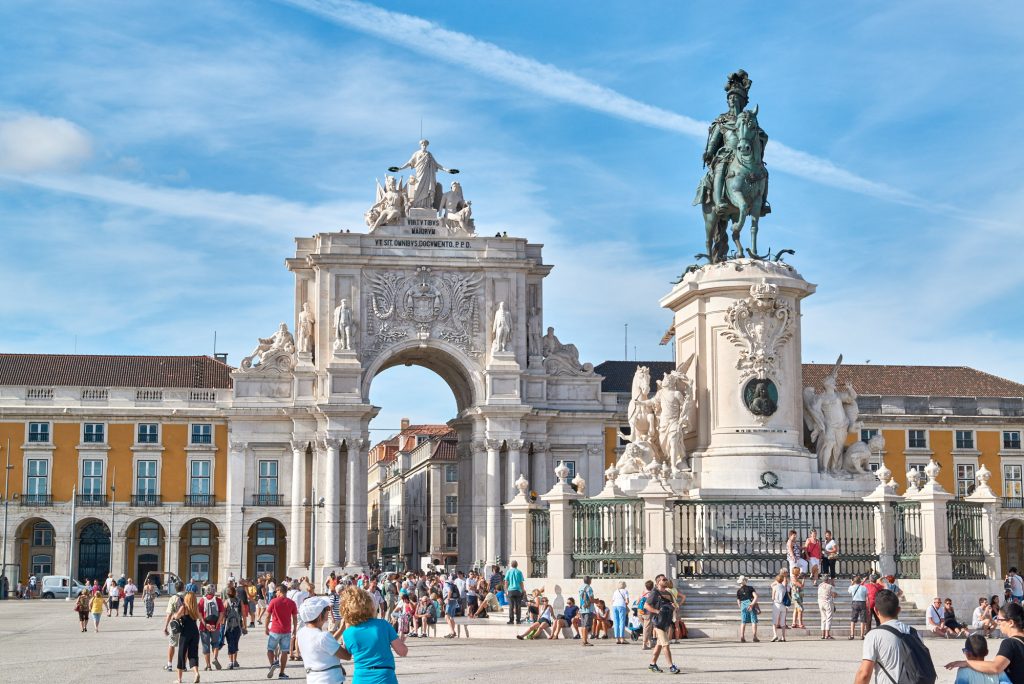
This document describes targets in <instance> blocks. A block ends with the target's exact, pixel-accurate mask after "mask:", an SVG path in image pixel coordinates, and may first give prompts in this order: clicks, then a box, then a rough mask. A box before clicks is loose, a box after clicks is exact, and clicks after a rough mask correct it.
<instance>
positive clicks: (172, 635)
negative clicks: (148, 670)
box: [164, 581, 185, 672]
mask: <svg viewBox="0 0 1024 684" xmlns="http://www.w3.org/2000/svg"><path fill="white" fill-rule="evenodd" d="M184 588H185V585H184V584H182V583H181V582H180V581H179V582H178V583H176V584H175V586H174V591H175V592H176V593H174V594H171V596H170V598H168V599H167V609H166V611H165V615H164V636H165V637H167V665H166V666H165V667H164V669H165V670H167V671H168V672H173V671H174V649H175V648H177V647H178V643H179V642H180V641H181V629H180V628H181V622H180V621H178V620H175V619H174V614H175V613H177V612H178V609H179V608H180V607H181V604H182V601H184V599H185V593H184ZM169 589H170V586H168V590H169ZM171 623H173V625H172V624H171Z"/></svg>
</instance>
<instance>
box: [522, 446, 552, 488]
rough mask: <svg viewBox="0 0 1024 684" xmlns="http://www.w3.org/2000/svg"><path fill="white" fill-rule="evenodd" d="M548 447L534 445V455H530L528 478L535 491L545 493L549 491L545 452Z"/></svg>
mask: <svg viewBox="0 0 1024 684" xmlns="http://www.w3.org/2000/svg"><path fill="white" fill-rule="evenodd" d="M546 450H547V447H546V446H545V445H543V444H534V445H533V453H532V454H531V455H530V472H529V473H528V475H527V476H528V477H529V478H530V483H531V484H532V485H533V489H534V491H537V492H543V491H544V490H546V489H547V486H546V485H547V473H548V470H547V467H546V465H545V458H546V457H545V456H544V452H545V451H546Z"/></svg>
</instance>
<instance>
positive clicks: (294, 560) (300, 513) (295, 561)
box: [288, 440, 308, 575]
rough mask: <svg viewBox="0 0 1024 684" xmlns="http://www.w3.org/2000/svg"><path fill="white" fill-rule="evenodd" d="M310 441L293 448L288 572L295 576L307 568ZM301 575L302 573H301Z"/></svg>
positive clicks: (300, 441) (295, 445)
mask: <svg viewBox="0 0 1024 684" xmlns="http://www.w3.org/2000/svg"><path fill="white" fill-rule="evenodd" d="M307 444H308V441H305V440H294V441H293V442H292V443H291V447H292V490H291V501H290V504H291V509H292V519H291V527H290V529H289V531H288V572H289V573H290V574H292V575H295V574H296V572H297V571H298V570H301V569H302V568H303V567H306V537H307V536H308V534H307V533H308V530H307V529H306V510H305V508H304V507H303V505H302V500H303V499H305V498H306V445H307ZM300 574H301V573H300Z"/></svg>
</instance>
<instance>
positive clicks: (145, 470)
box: [135, 460, 157, 495]
mask: <svg viewBox="0 0 1024 684" xmlns="http://www.w3.org/2000/svg"><path fill="white" fill-rule="evenodd" d="M156 467H157V464H156V461H154V460H148V461H137V462H136V470H135V493H136V494H147V495H153V494H156Z"/></svg>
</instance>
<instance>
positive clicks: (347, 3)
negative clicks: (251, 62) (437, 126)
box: [281, 0, 927, 207]
mask: <svg viewBox="0 0 1024 684" xmlns="http://www.w3.org/2000/svg"><path fill="white" fill-rule="evenodd" d="M281 1H282V2H286V3H288V4H291V5H294V6H296V7H298V8H301V9H304V10H306V11H308V12H311V13H314V14H317V15H319V16H321V17H323V18H325V19H327V20H328V21H331V22H333V23H336V24H341V25H343V26H347V27H349V28H352V29H355V30H357V31H361V32H363V33H367V34H370V35H373V36H376V37H378V38H381V39H383V40H386V41H388V42H391V43H396V44H398V45H402V46H403V47H406V48H408V49H410V50H412V51H414V52H419V53H422V54H426V55H430V56H431V57H433V58H435V59H438V60H440V61H444V62H449V63H453V64H458V65H459V66H461V67H464V68H466V69H469V70H471V71H475V72H477V73H479V74H482V75H484V76H487V77H488V78H491V79H495V80H498V81H503V82H505V83H511V84H512V85H515V86H517V87H519V88H522V89H523V90H526V91H529V92H533V93H536V94H538V95H543V96H544V97H548V98H551V99H553V100H558V101H560V102H568V103H571V104H575V105H578V106H580V107H585V108H587V109H591V110H594V111H597V112H603V113H605V114H610V115H611V116H615V117H618V118H621V119H625V120H627V121H635V122H637V123H641V124H644V125H646V126H651V127H653V128H660V129H663V130H667V131H671V132H675V133H682V134H683V135H687V136H690V137H694V138H698V139H701V140H703V139H704V138H705V136H706V135H707V129H708V124H707V123H706V122H703V121H699V120H697V119H693V118H691V117H688V116H685V115H683V114H677V113H675V112H671V111H668V110H667V109H663V108H661V107H655V106H653V105H649V104H646V103H644V102H640V101H639V100H636V99H633V98H631V97H627V96H625V95H623V94H622V93H619V92H617V91H615V90H612V89H611V88H606V87H604V86H601V85H598V84H597V83H594V82H592V81H589V80H587V79H585V78H582V77H580V76H577V75H576V74H573V73H571V72H569V71H566V70H564V69H560V68H558V67H556V66H553V65H550V64H544V63H542V62H538V61H537V60H534V59H531V58H529V57H524V56H522V55H518V54H516V53H514V52H510V51H508V50H505V49H503V48H500V47H498V46H497V45H495V44H493V43H488V42H485V41H482V40H478V39H476V38H474V37H472V36H469V35H467V34H465V33H459V32H456V31H449V30H447V29H444V28H442V27H441V26H439V25H437V24H435V23H433V22H430V21H427V20H425V19H420V18H419V17H414V16H411V15H408V14H400V13H398V12H390V11H388V10H384V9H381V8H379V7H375V6H373V5H369V4H366V3H362V2H356V1H355V0H281ZM771 154H772V156H771V165H772V168H776V169H779V170H780V171H785V172H787V173H791V174H793V175H794V176H798V177H800V178H804V179H806V180H810V181H812V182H815V183H820V184H822V185H828V186H832V187H836V188H841V189H845V190H849V191H851V192H856V193H861V194H864V195H869V196H872V197H878V198H880V199H884V200H889V201H895V202H900V203H905V204H910V205H913V206H922V207H924V206H927V204H926V203H925V202H924V201H923V200H921V199H919V198H917V197H915V196H914V195H912V194H911V193H908V192H905V191H903V190H900V189H898V188H893V187H891V186H889V185H886V184H885V183H879V182H877V181H873V180H869V179H867V178H862V177H860V176H858V175H856V174H855V173H852V172H850V171H847V170H845V169H842V168H840V167H838V166H836V165H835V164H834V163H832V162H831V161H829V160H827V159H822V158H820V157H816V156H814V155H811V154H808V153H806V152H801V151H800V150H795V149H793V148H791V147H789V146H787V145H784V144H782V143H779V142H775V141H773V142H772V143H771Z"/></svg>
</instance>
